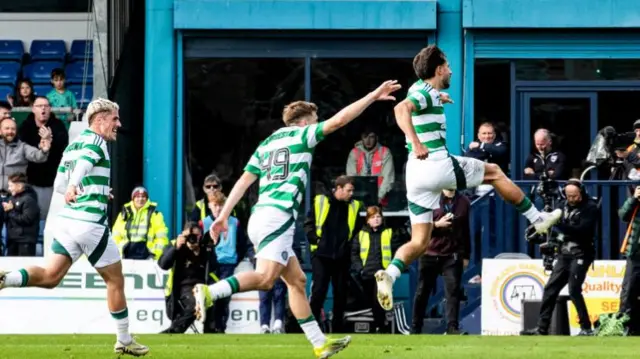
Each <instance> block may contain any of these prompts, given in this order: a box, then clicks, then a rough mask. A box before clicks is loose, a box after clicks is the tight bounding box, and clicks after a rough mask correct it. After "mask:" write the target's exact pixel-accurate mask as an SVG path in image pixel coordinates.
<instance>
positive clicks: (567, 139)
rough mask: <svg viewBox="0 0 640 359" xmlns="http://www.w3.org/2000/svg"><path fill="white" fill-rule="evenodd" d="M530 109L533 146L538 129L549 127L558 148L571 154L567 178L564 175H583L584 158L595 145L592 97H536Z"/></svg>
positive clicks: (554, 145)
mask: <svg viewBox="0 0 640 359" xmlns="http://www.w3.org/2000/svg"><path fill="white" fill-rule="evenodd" d="M530 111H531V112H530V113H529V116H530V118H531V129H530V131H531V132H530V134H531V144H532V148H531V150H533V144H534V140H533V135H534V133H535V131H536V130H538V129H540V128H545V129H547V130H549V131H550V132H551V133H552V136H553V148H554V150H557V151H560V152H562V153H564V154H565V156H567V162H566V166H565V169H564V176H563V177H564V178H561V179H567V178H569V177H580V171H581V169H582V168H583V166H582V162H583V161H584V159H585V158H586V156H587V153H588V151H589V147H590V145H591V134H590V126H589V122H590V115H591V112H590V111H591V101H590V100H589V99H586V98H552V97H550V98H532V99H531V110H530ZM528 155H529V154H528V153H527V154H526V156H528Z"/></svg>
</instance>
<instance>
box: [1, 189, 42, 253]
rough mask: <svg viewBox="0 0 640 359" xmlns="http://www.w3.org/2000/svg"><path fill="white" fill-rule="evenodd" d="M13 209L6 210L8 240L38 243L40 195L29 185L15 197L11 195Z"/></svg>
mask: <svg viewBox="0 0 640 359" xmlns="http://www.w3.org/2000/svg"><path fill="white" fill-rule="evenodd" d="M10 201H11V202H13V209H12V210H10V211H9V212H5V218H6V219H5V221H6V224H7V241H8V242H15V243H36V242H37V241H38V232H39V229H40V207H39V206H38V196H37V195H36V192H35V191H34V190H33V188H31V187H30V186H29V185H27V186H25V190H24V192H22V193H19V194H18V195H17V196H15V197H11V198H10Z"/></svg>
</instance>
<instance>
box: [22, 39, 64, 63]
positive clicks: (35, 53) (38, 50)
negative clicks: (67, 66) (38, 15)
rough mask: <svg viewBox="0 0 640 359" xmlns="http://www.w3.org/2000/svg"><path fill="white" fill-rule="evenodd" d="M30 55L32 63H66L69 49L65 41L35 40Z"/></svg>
mask: <svg viewBox="0 0 640 359" xmlns="http://www.w3.org/2000/svg"><path fill="white" fill-rule="evenodd" d="M29 53H30V55H31V61H64V60H65V56H66V55H67V48H66V46H65V44H64V41H63V40H33V41H32V42H31V49H30V50H29Z"/></svg>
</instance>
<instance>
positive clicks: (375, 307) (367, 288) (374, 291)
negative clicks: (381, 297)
mask: <svg viewBox="0 0 640 359" xmlns="http://www.w3.org/2000/svg"><path fill="white" fill-rule="evenodd" d="M360 283H361V284H362V290H363V292H364V295H365V296H364V298H363V299H365V300H366V301H367V302H366V307H367V308H371V311H372V312H373V323H374V325H375V326H376V328H378V329H379V331H380V332H381V333H387V332H390V328H387V325H386V320H387V312H386V311H385V310H384V309H382V307H381V306H380V303H378V285H377V284H376V279H375V278H374V277H365V278H362V279H361V280H360Z"/></svg>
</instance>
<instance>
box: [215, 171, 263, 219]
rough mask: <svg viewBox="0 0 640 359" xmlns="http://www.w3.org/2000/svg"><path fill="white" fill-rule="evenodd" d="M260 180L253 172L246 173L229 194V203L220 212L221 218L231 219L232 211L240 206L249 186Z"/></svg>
mask: <svg viewBox="0 0 640 359" xmlns="http://www.w3.org/2000/svg"><path fill="white" fill-rule="evenodd" d="M257 179H258V176H256V175H255V174H253V173H251V172H247V171H245V172H244V173H243V174H242V176H240V178H239V179H238V181H236V184H235V185H233V189H231V192H230V193H229V197H228V198H227V201H226V202H225V203H224V207H222V210H221V211H220V215H219V216H218V217H220V218H229V216H230V215H231V211H233V208H234V207H235V206H236V205H237V204H238V202H239V201H240V199H241V198H242V196H244V193H245V192H247V189H248V188H249V186H251V185H252V184H253V182H255V181H256V180H257Z"/></svg>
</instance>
